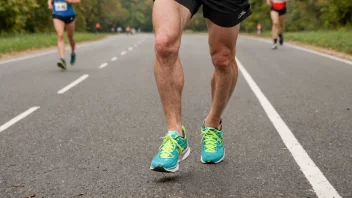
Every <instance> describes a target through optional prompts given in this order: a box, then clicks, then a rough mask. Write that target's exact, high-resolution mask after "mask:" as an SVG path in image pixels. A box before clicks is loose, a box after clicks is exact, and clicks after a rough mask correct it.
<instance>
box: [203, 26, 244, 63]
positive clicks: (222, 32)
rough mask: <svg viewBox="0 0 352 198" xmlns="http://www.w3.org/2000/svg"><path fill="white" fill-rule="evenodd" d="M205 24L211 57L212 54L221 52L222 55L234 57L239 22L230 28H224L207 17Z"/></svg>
mask: <svg viewBox="0 0 352 198" xmlns="http://www.w3.org/2000/svg"><path fill="white" fill-rule="evenodd" d="M207 25H208V32H209V47H210V54H211V56H212V57H213V55H214V54H217V53H219V52H222V55H223V56H230V57H234V56H235V52H236V42H237V36H238V32H239V30H240V24H238V25H236V26H234V27H231V28H224V27H221V26H218V25H216V24H214V23H213V22H211V21H210V20H208V19H207ZM213 61H214V60H213Z"/></svg>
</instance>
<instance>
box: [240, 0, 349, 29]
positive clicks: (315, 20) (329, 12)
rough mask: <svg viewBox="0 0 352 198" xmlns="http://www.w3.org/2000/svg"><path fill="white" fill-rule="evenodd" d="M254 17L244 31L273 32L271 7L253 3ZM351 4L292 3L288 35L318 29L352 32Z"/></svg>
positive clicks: (332, 0)
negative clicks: (260, 28)
mask: <svg viewBox="0 0 352 198" xmlns="http://www.w3.org/2000/svg"><path fill="white" fill-rule="evenodd" d="M250 2H251V7H252V11H253V14H252V15H251V16H250V17H249V18H248V19H247V20H245V21H244V22H243V23H242V30H243V31H246V32H253V31H256V25H257V23H261V24H262V27H263V30H270V29H271V19H270V7H269V6H268V5H267V4H266V1H265V0H250ZM351 26H352V1H351V0H291V1H289V2H288V3H287V15H286V22H285V28H286V30H287V31H304V30H319V29H351Z"/></svg>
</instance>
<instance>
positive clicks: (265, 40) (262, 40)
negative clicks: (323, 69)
mask: <svg viewBox="0 0 352 198" xmlns="http://www.w3.org/2000/svg"><path fill="white" fill-rule="evenodd" d="M246 38H250V39H253V40H257V41H261V42H265V43H272V41H270V40H268V39H263V38H253V37H250V36H246ZM285 45H286V46H288V47H291V48H294V49H298V50H302V51H305V52H309V53H312V54H315V55H319V56H323V57H326V58H330V59H333V60H336V61H340V62H343V63H346V64H349V65H352V61H349V60H347V59H343V58H338V57H336V56H332V55H329V54H325V53H321V52H318V51H315V50H311V49H307V48H304V47H300V46H297V45H292V44H288V43H286V44H285Z"/></svg>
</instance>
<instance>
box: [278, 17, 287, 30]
mask: <svg viewBox="0 0 352 198" xmlns="http://www.w3.org/2000/svg"><path fill="white" fill-rule="evenodd" d="M285 19H286V14H284V15H281V16H279V24H280V26H281V27H283V26H284V22H285Z"/></svg>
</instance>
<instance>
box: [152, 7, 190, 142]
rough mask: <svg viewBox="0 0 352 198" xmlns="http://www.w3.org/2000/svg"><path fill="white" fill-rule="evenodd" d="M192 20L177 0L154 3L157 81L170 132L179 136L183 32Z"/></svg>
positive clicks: (182, 79) (188, 12) (182, 78)
mask: <svg viewBox="0 0 352 198" xmlns="http://www.w3.org/2000/svg"><path fill="white" fill-rule="evenodd" d="M190 17H191V12H190V11H189V10H188V9H187V8H186V7H184V6H182V5H181V4H179V3H177V2H176V1H174V0H156V1H155V2H154V7H153V25H154V30H155V63H154V72H155V79H156V83H157V87H158V91H159V95H160V98H161V101H162V105H163V109H164V113H165V117H166V121H167V127H168V130H174V131H177V132H179V133H181V131H182V129H181V94H182V89H183V84H184V76H183V70H182V66H181V62H180V58H179V56H178V51H179V48H180V42H181V35H182V32H183V30H184V28H185V26H186V23H187V22H188V21H189V19H190ZM180 135H182V134H180Z"/></svg>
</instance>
